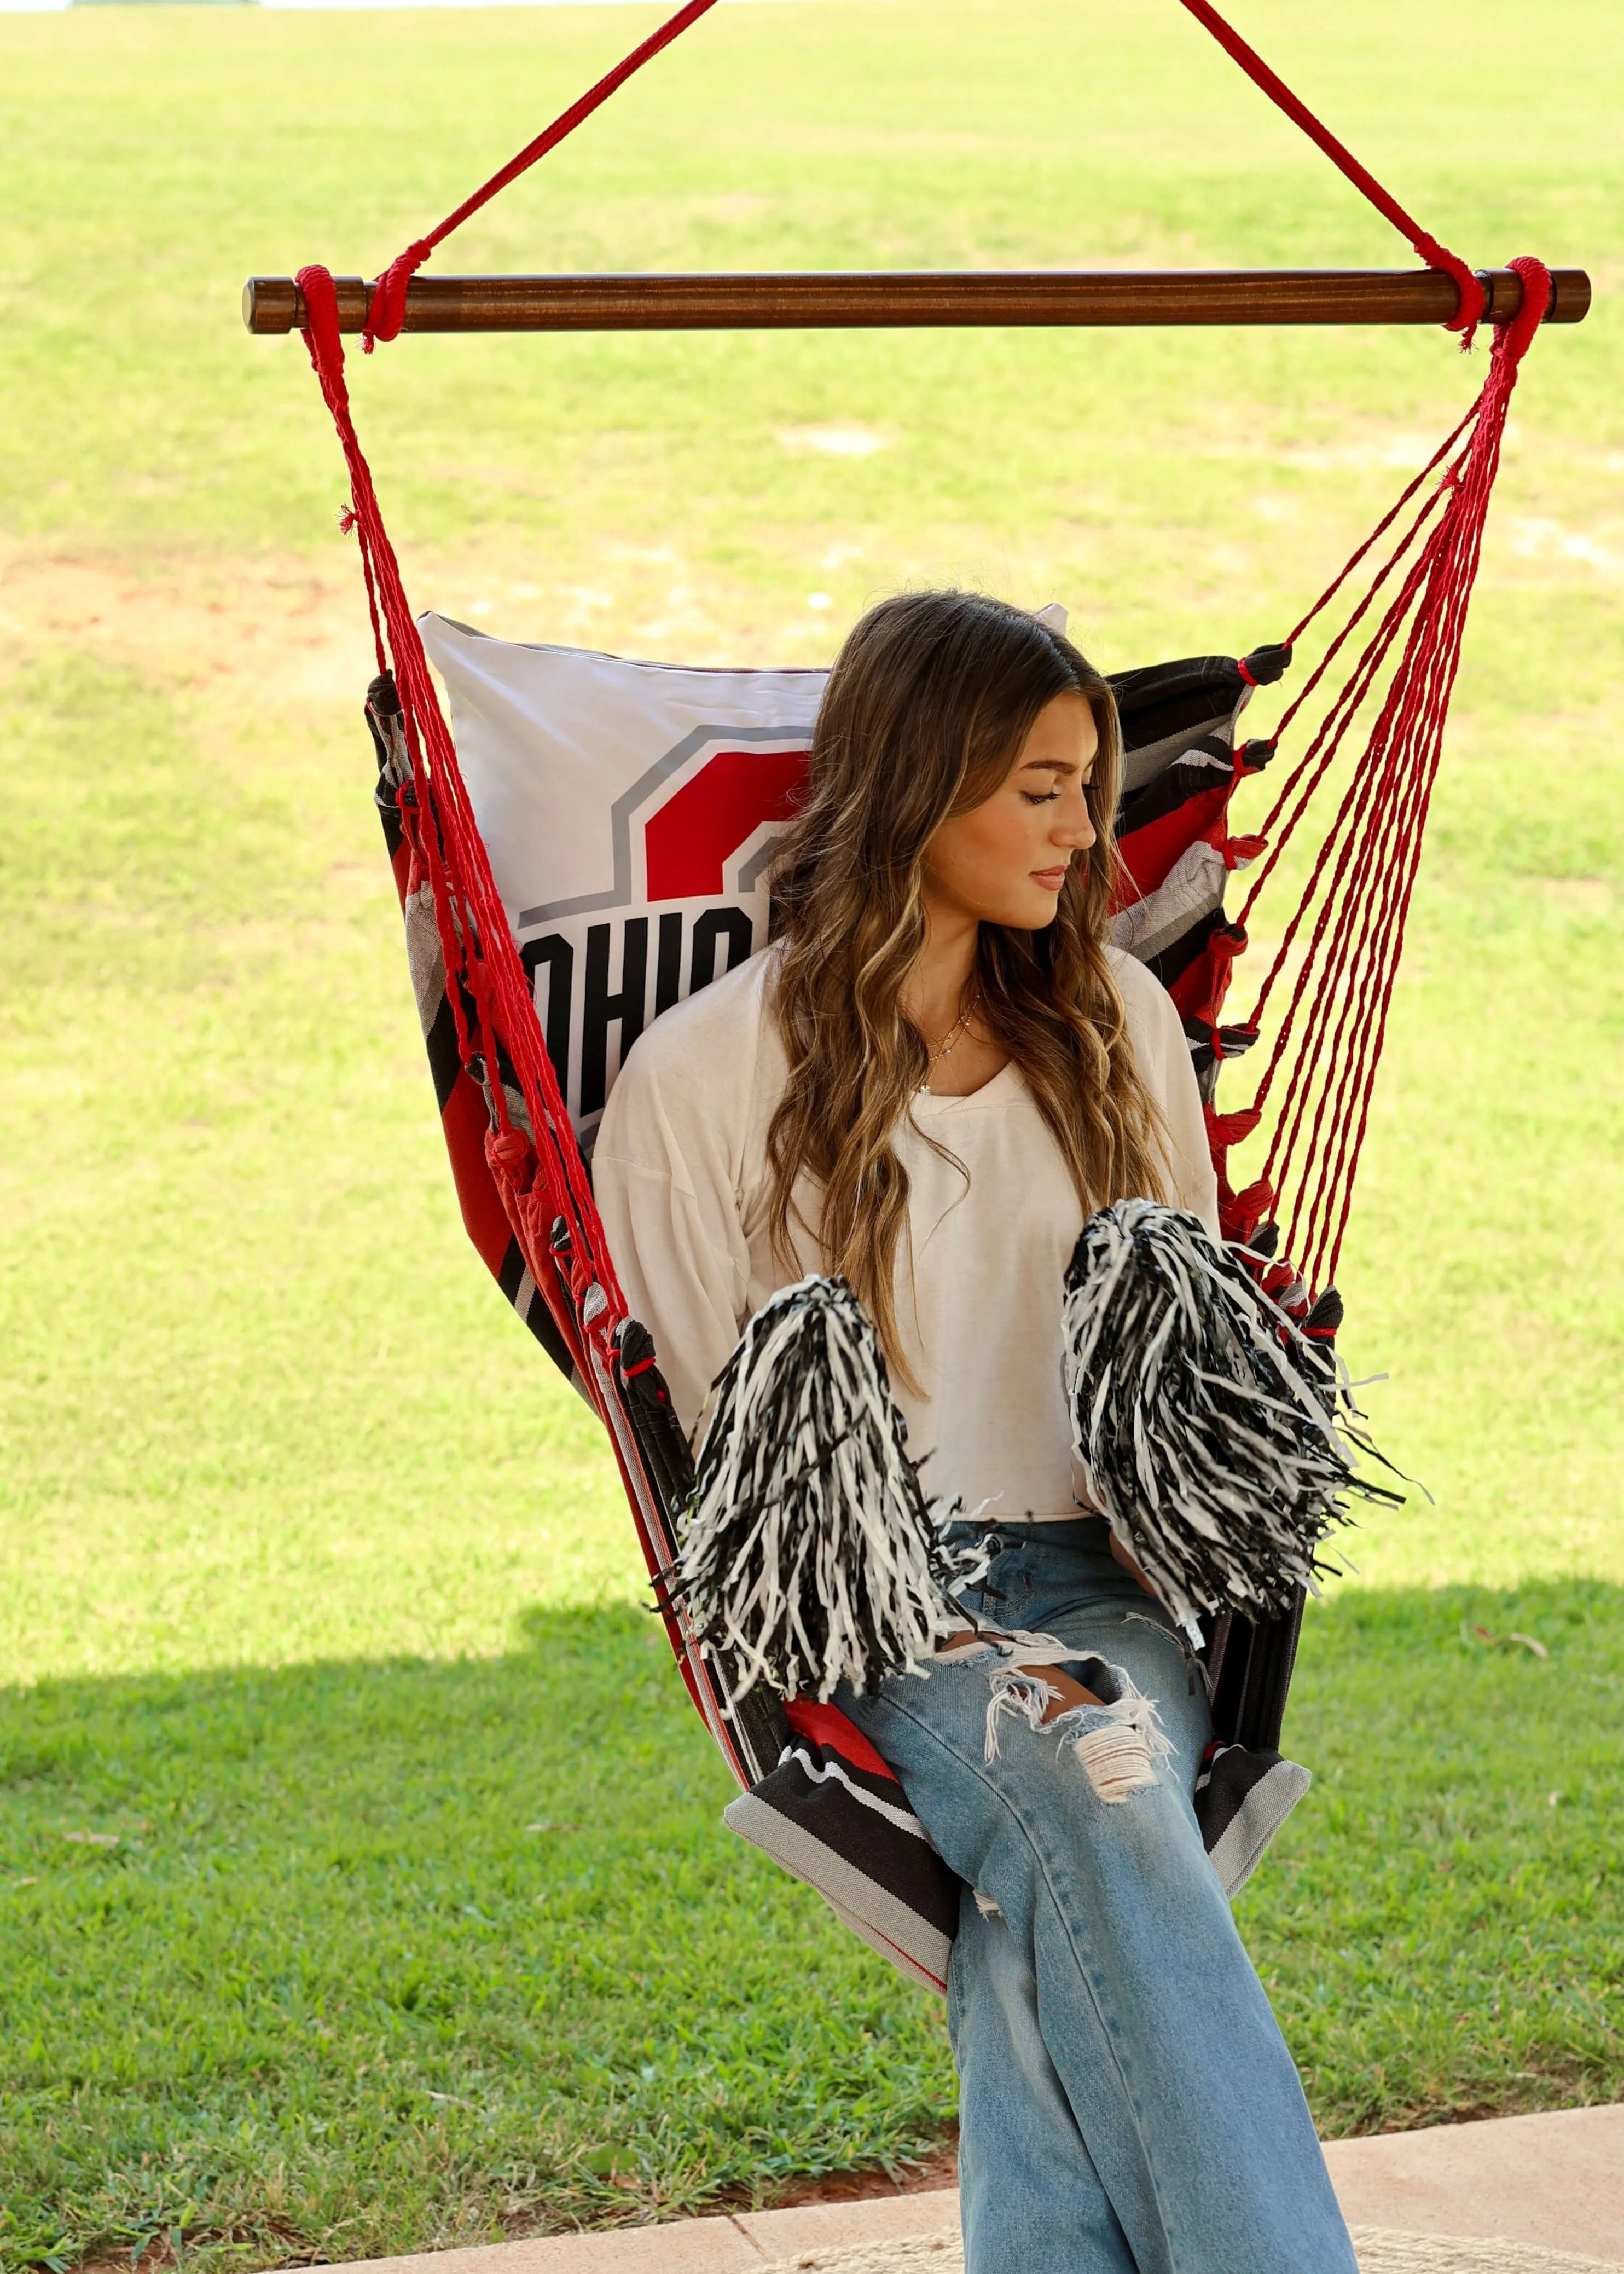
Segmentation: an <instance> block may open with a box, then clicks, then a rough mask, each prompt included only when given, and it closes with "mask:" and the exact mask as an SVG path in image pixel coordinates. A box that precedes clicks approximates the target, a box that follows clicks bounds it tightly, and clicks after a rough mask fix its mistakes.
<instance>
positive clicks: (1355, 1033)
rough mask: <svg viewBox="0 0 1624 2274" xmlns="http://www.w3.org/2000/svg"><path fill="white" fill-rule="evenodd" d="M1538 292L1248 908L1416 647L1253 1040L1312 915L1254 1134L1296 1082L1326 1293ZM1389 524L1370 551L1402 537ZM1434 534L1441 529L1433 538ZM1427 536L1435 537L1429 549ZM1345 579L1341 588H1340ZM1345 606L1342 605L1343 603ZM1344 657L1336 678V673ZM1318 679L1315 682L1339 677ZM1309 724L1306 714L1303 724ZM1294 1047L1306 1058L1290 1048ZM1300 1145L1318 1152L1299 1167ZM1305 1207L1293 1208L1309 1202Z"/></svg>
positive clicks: (1286, 1119)
mask: <svg viewBox="0 0 1624 2274" xmlns="http://www.w3.org/2000/svg"><path fill="white" fill-rule="evenodd" d="M1511 266H1512V267H1513V268H1514V269H1515V271H1516V272H1517V274H1518V275H1520V276H1521V278H1522V307H1521V309H1520V310H1519V312H1518V314H1517V316H1516V317H1515V319H1514V320H1512V321H1511V322H1510V323H1508V324H1506V325H1504V326H1502V327H1500V328H1498V330H1497V333H1496V337H1495V344H1494V352H1493V356H1492V359H1491V363H1490V368H1489V373H1488V377H1487V379H1486V380H1485V384H1484V388H1483V391H1482V394H1481V395H1480V396H1479V397H1478V401H1477V404H1476V405H1475V406H1474V409H1473V410H1472V411H1471V412H1470V413H1469V414H1468V417H1467V418H1466V419H1464V420H1462V423H1461V425H1459V426H1458V427H1457V428H1456V430H1455V434H1454V435H1452V436H1451V437H1450V439H1449V441H1448V442H1447V443H1446V444H1445V445H1444V448H1443V450H1441V451H1440V452H1439V453H1438V454H1437V455H1436V456H1434V458H1433V459H1432V465H1431V466H1430V467H1428V468H1426V469H1424V470H1423V475H1422V476H1420V477H1418V478H1417V481H1416V482H1413V483H1411V485H1410V488H1409V490H1408V491H1407V492H1406V493H1405V498H1406V499H1407V498H1409V497H1413V495H1414V493H1415V491H1416V489H1417V487H1418V486H1419V483H1420V481H1421V480H1422V479H1424V478H1425V473H1426V472H1428V471H1432V467H1435V466H1436V465H1437V464H1438V463H1440V459H1441V458H1442V457H1443V456H1444V455H1445V454H1446V453H1447V451H1448V450H1449V449H1450V448H1451V447H1452V446H1453V444H1454V443H1455V441H1456V440H1458V438H1459V437H1460V436H1461V435H1462V433H1464V432H1465V431H1466V428H1467V426H1468V425H1470V426H1471V429H1472V431H1471V437H1470V441H1469V443H1468V444H1467V446H1466V448H1465V449H1464V450H1462V452H1460V454H1459V455H1458V456H1456V457H1455V459H1453V460H1452V461H1451V463H1449V465H1448V466H1447V470H1446V472H1445V475H1444V478H1443V480H1442V482H1441V483H1440V485H1439V486H1438V488H1437V489H1436V491H1435V492H1434V493H1432V495H1431V496H1430V497H1429V498H1428V500H1427V501H1426V502H1425V504H1424V506H1423V507H1422V508H1421V510H1420V512H1419V513H1418V514H1417V515H1416V516H1414V518H1413V519H1412V521H1411V523H1410V526H1409V527H1408V529H1407V530H1406V531H1404V533H1403V535H1402V537H1401V538H1400V539H1399V540H1398V543H1397V544H1396V546H1395V547H1394V549H1393V552H1392V553H1390V555H1389V556H1388V558H1387V561H1385V563H1384V564H1383V566H1382V568H1381V569H1380V571H1379V572H1378V574H1377V576H1376V577H1375V578H1374V580H1373V581H1372V584H1371V586H1370V588H1369V590H1368V591H1366V593H1365V597H1364V598H1363V599H1361V601H1360V602H1359V604H1358V606H1357V607H1356V608H1355V609H1354V610H1353V611H1352V612H1351V614H1350V617H1349V620H1348V622H1347V623H1346V624H1345V625H1344V627H1343V629H1342V632H1341V633H1340V634H1339V635H1338V637H1337V639H1336V640H1335V641H1334V642H1333V643H1332V647H1331V651H1330V652H1331V653H1335V651H1336V649H1338V648H1339V647H1340V646H1341V645H1342V642H1343V641H1345V639H1346V638H1347V636H1348V634H1349V633H1350V631H1351V630H1352V629H1353V627H1354V625H1355V624H1356V623H1357V622H1358V621H1359V620H1360V619H1361V617H1362V616H1364V615H1365V613H1366V612H1367V610H1368V609H1369V607H1370V606H1371V604H1372V600H1373V599H1375V597H1376V595H1377V593H1378V592H1379V591H1380V588H1381V586H1382V585H1383V584H1385V583H1386V582H1387V580H1388V578H1389V577H1390V576H1392V575H1393V573H1394V572H1395V569H1396V568H1397V567H1398V565H1399V564H1400V562H1402V561H1404V560H1405V558H1406V555H1407V554H1409V553H1410V552H1411V550H1412V548H1413V549H1414V558H1413V559H1412V560H1410V561H1409V564H1408V566H1407V567H1406V568H1405V570H1404V573H1403V576H1402V579H1401V582H1400V585H1399V589H1398V591H1397V592H1396V593H1395V595H1394V597H1393V599H1391V600H1390V601H1389V603H1388V604H1387V607H1386V609H1385V611H1384V613H1383V614H1382V617H1381V620H1380V623H1379V624H1378V626H1377V628H1376V629H1375V631H1374V632H1373V633H1372V636H1371V637H1370V638H1369V640H1368V642H1367V643H1366V645H1365V651H1364V652H1363V654H1362V655H1361V656H1360V658H1359V660H1358V662H1357V664H1356V666H1354V669H1353V671H1352V673H1351V674H1350V677H1349V678H1348V680H1347V681H1346V682H1345V683H1344V685H1343V686H1342V689H1340V690H1339V692H1338V694H1337V696H1336V697H1335V699H1334V701H1333V703H1332V704H1331V706H1330V708H1329V710H1328V712H1327V714H1326V717H1325V719H1323V720H1322V722H1321V724H1320V727H1319V730H1318V732H1317V734H1315V736H1314V738H1313V740H1312V742H1311V743H1310V745H1309V748H1308V750H1307V751H1306V752H1305V754H1304V758H1303V759H1302V760H1301V761H1300V762H1299V764H1298V765H1297V769H1296V770H1295V772H1294V773H1293V775H1292V777H1291V779H1290V781H1289V783H1288V784H1287V786H1286V788H1285V789H1284V790H1283V791H1282V794H1281V796H1280V797H1279V798H1278V799H1277V800H1276V802H1275V805H1274V810H1273V812H1272V813H1271V815H1270V817H1269V823H1268V826H1270V827H1272V826H1273V825H1274V822H1275V820H1276V819H1277V818H1278V817H1279V816H1280V815H1281V813H1282V809H1284V808H1285V807H1286V805H1287V803H1288V801H1289V800H1290V798H1291V797H1292V794H1293V792H1294V791H1295V790H1297V784H1298V783H1299V781H1301V780H1302V779H1303V778H1304V775H1306V776H1307V779H1306V782H1305V786H1304V787H1302V789H1301V790H1300V792H1298V793H1297V796H1296V802H1295V804H1294V805H1293V806H1292V808H1291V810H1290V811H1289V814H1288V815H1287V817H1286V820H1285V824H1284V826H1283V827H1282V830H1281V832H1280V833H1279V835H1278V836H1277V837H1276V838H1275V839H1274V842H1273V845H1272V848H1271V852H1270V857H1269V861H1268V863H1267V866H1266V867H1265V870H1264V871H1263V874H1262V875H1261V876H1260V877H1259V879H1258V882H1257V884H1256V885H1254V886H1253V888H1252V892H1251V893H1250V894H1249V895H1248V898H1247V900H1246V904H1245V907H1244V909H1243V911H1242V915H1241V919H1240V921H1241V922H1242V923H1243V925H1244V922H1245V920H1246V918H1247V917H1248V916H1249V915H1250V914H1251V911H1252V906H1253V903H1254V902H1255V900H1256V899H1257V897H1258V893H1259V891H1260V890H1261V888H1262V886H1263V885H1264V884H1265V883H1266V882H1267V878H1268V876H1269V875H1270V873H1271V872H1272V871H1273V870H1274V867H1275V865H1276V863H1277V862H1278V860H1279V857H1280V851H1281V848H1282V846H1283V845H1284V843H1285V842H1286V841H1287V840H1288V839H1289V836H1290V834H1291V832H1292V831H1293V830H1295V828H1296V827H1297V824H1298V822H1299V821H1300V820H1301V819H1302V817H1303V814H1304V811H1305V809H1306V808H1307V805H1308V803H1309V801H1310V800H1311V799H1312V796H1313V794H1314V792H1315V791H1316V789H1317V788H1318V787H1319V784H1320V782H1321V781H1322V780H1323V779H1325V776H1326V773H1327V770H1328V768H1329V767H1330V765H1331V764H1332V763H1333V761H1334V760H1335V757H1336V756H1337V754H1338V752H1339V751H1340V749H1342V745H1343V742H1344V741H1345V738H1346V736H1347V734H1348V732H1349V730H1350V727H1351V724H1352V722H1353V719H1355V717H1356V716H1357V713H1358V712H1359V711H1360V710H1361V709H1362V708H1363V706H1364V704H1365V701H1366V700H1367V699H1368V697H1370V695H1371V694H1372V690H1373V689H1374V686H1375V684H1376V681H1377V679H1378V677H1379V676H1380V673H1381V672H1382V670H1383V668H1384V666H1385V664H1386V659H1387V656H1388V654H1389V653H1390V652H1391V651H1392V649H1393V647H1394V645H1395V642H1396V641H1397V640H1398V637H1399V634H1400V632H1401V630H1402V632H1403V635H1404V636H1403V643H1402V651H1401V653H1400V657H1399V660H1398V663H1397V665H1396V666H1395V669H1394V673H1393V677H1392V680H1391V681H1390V683H1389V685H1388V687H1387V693H1386V695H1385V697H1384V698H1383V701H1382V704H1381V707H1380V712H1379V714H1378V717H1377V719H1376V721H1375V724H1374V726H1373V727H1372V730H1371V733H1370V735H1369V737H1368V738H1367V742H1366V745H1365V753H1364V756H1363V757H1362V758H1361V760H1360V762H1359V764H1358V765H1357V767H1356V769H1355V772H1354V774H1353V776H1352V778H1351V779H1350V782H1349V784H1348V786H1347V788H1346V789H1345V791H1344V792H1343V794H1342V799H1341V801H1340V802H1339V805H1338V808H1337V811H1336V813H1335V817H1334V818H1333V820H1332V823H1331V825H1330V828H1329V829H1328V830H1327V833H1326V837H1325V840H1324V842H1323V843H1322V845H1321V847H1320V848H1319V855H1318V857H1317V858H1316V860H1315V862H1314V863H1313V866H1312V870H1311V873H1310V876H1309V878H1308V882H1307V885H1306V887H1305V889H1304V892H1303V894H1302V896H1301V899H1300V900H1299V901H1298V904H1297V907H1296V909H1295V910H1294V912H1293V915H1292V917H1291V920H1290V922H1289V925H1288V927H1287V929H1286V932H1285V936H1284V937H1283V939H1282V943H1281V945H1280V948H1279V950H1278V951H1277V953H1276V954H1275V956H1274V961H1273V963H1272V965H1271V967H1270V969H1269V971H1268V973H1267V975H1266V977H1265V979H1264V981H1263V984H1262V988H1261V990H1260V992H1259V997H1258V999H1257V1003H1256V1005H1254V1008H1253V1010H1252V1016H1251V1019H1250V1020H1248V1022H1247V1031H1250V1032H1252V1033H1256V1032H1257V1031H1258V1028H1259V1022H1260V1020H1261V1019H1262V1016H1263V1013H1264V1010H1265V1008H1266V1006H1267V1002H1268V999H1269V996H1270V994H1271V992H1272V990H1273V989H1274V985H1275V983H1276V982H1277V981H1278V980H1279V978H1280V977H1281V975H1282V972H1283V970H1284V968H1285V966H1286V964H1287V962H1288V960H1289V958H1290V955H1291V953H1292V951H1293V948H1294V946H1295V943H1296V941H1297V937H1298V934H1299V932H1300V930H1301V929H1302V927H1303V925H1304V923H1305V922H1308V920H1309V917H1310V914H1311V911H1313V912H1314V913H1313V921H1312V930H1311V934H1310V938H1309V944H1308V946H1307V949H1306V951H1305V953H1304V958H1303V962H1302V967H1301V968H1300V970H1299V971H1298V973H1297V979H1296V982H1295V983H1294V986H1293V990H1292V994H1291V999H1290V1001H1289V1005H1288V1006H1287V1008H1286V1011H1285V1013H1284V1015H1283V1017H1282V1019H1281V1020H1280V1023H1279V1027H1278V1030H1277V1033H1276V1035H1275V1038H1274V1047H1273V1050H1272V1051H1271V1054H1270V1057H1269V1059H1268V1063H1267V1065H1266V1067H1265V1068H1264V1070H1263V1073H1262V1074H1261V1077H1260V1079H1259V1083H1258V1087H1257V1089H1256V1092H1255V1094H1254V1096H1253V1100H1252V1107H1251V1108H1250V1109H1249V1111H1248V1112H1247V1113H1246V1115H1245V1116H1244V1117H1235V1118H1237V1120H1238V1119H1239V1118H1245V1119H1246V1120H1247V1121H1248V1122H1249V1124H1250V1126H1253V1127H1255V1126H1257V1123H1258V1121H1259V1118H1260V1117H1261V1113H1262V1109H1263V1106H1264V1104H1265V1103H1266V1102H1267V1099H1268V1096H1269V1093H1270V1090H1271V1088H1272V1087H1273V1084H1274V1080H1275V1076H1276V1073H1278V1072H1279V1071H1280V1070H1281V1069H1282V1066H1284V1065H1287V1061H1288V1058H1289V1068H1288V1071H1287V1078H1286V1083H1285V1092H1284V1096H1283V1098H1282V1100H1281V1102H1280V1103H1279V1105H1278V1107H1277V1109H1276V1111H1275V1114H1274V1133H1273V1137H1272V1140H1271V1142H1270V1145H1269V1148H1268V1154H1267V1160H1266V1163H1265V1166H1264V1169H1263V1171H1262V1176H1261V1178H1260V1182H1261V1183H1263V1184H1265V1185H1267V1186H1269V1188H1270V1189H1271V1191H1272V1193H1273V1194H1274V1201H1275V1204H1276V1206H1277V1208H1278V1212H1279V1214H1280V1216H1281V1219H1282V1224H1283V1225H1284V1226H1285V1229H1286V1234H1287V1237H1286V1240H1285V1243H1284V1245H1285V1246H1288V1247H1289V1251H1290V1252H1291V1254H1293V1255H1294V1256H1295V1257H1296V1259H1297V1263H1298V1265H1299V1266H1300V1268H1301V1269H1302V1271H1303V1273H1304V1276H1305V1277H1306V1278H1307V1279H1308V1281H1309V1282H1310V1284H1313V1283H1314V1282H1315V1281H1316V1280H1317V1279H1318V1277H1319V1274H1320V1273H1321V1272H1323V1273H1324V1274H1325V1275H1326V1276H1327V1279H1328V1278H1329V1277H1331V1276H1334V1275H1335V1270H1336V1268H1337V1263H1338V1261H1339V1259H1340V1255H1341V1251H1342V1239H1343V1236H1344V1234H1345V1232H1346V1229H1347V1224H1348V1216H1349V1211H1350V1207H1351V1204H1352V1196H1353V1189H1354V1184H1355V1181H1356V1178H1357V1172H1358V1164H1359V1157H1360V1153H1361V1150H1362V1148H1363V1145H1364V1141H1365V1133H1366V1131H1367V1129H1368V1126H1369V1120H1370V1106H1371V1099H1372V1094H1373V1090H1374V1083H1375V1072H1376V1065H1377V1061H1378V1059H1379V1058H1380V1054H1381V1049H1382V1045H1383V1043H1384V1041H1385V1039H1386V1034H1387V1017H1388V1013H1389V1011H1390V1009H1391V1005H1392V999H1393V992H1394V987H1395V982H1396V978H1397V973H1398V967H1399V962H1400V959H1401V957H1402V952H1403V944H1404V934H1405V930H1406V926H1407V923H1408V920H1409V915H1410V907H1411V904H1412V900H1413V895H1414V891H1415V885H1416V879H1417V875H1418V873H1419V868H1420V855H1421V843H1422V836H1423V832H1424V830H1425V824H1426V817H1427V813H1428V810H1429V808H1430V805H1431V802H1432V791H1433V787H1434V785H1435V783H1436V779H1437V774H1438V767H1439V763H1440V757H1441V755H1442V745H1443V731H1444V724H1445V720H1446V718H1447V712H1448V707H1449V702H1450V698H1451V696H1452V694H1453V692H1454V687H1455V677H1456V674H1457V673H1458V670H1459V667H1460V658H1461V647H1462V639H1463V637H1464V634H1465V628H1466V617H1467V611H1468V607H1469V606H1470V598H1471V592H1472V588H1473V585H1474V584H1475V582H1476V578H1477V568H1478V563H1479V561H1480V558H1481V554H1482V547H1483V532H1484V526H1485V519H1486V516H1487V511H1488V504H1489V498H1490V494H1491V493H1492V489H1493V486H1494V480H1495V477H1496V475H1497V473H1498V471H1499V467H1500V450H1501V446H1502V442H1503V439H1504V433H1505V425H1506V416H1507V409H1508V406H1509V403H1510V398H1511V394H1512V390H1513V388H1515V385H1516V380H1517V374H1518V370H1519V367H1520V365H1521V363H1522V358H1523V356H1524V354H1525V353H1526V351H1527V349H1528V346H1529V343H1530V341H1531V340H1532V338H1533V335H1534V333H1535V332H1536V330H1537V329H1538V326H1539V324H1540V322H1541V321H1542V320H1543V319H1544V315H1545V308H1546V305H1547V304H1548V301H1549V297H1550V275H1549V272H1548V271H1547V270H1546V269H1545V267H1544V266H1543V265H1542V264H1541V263H1540V262H1538V261H1537V260H1526V259H1523V260H1515V261H1513V262H1512V264H1511ZM1404 502H1405V499H1401V500H1400V501H1399V507H1398V508H1395V512H1394V513H1392V514H1389V515H1388V516H1387V517H1386V519H1385V521H1384V522H1383V523H1381V524H1380V527H1379V528H1378V530H1377V531H1375V532H1373V533H1372V539H1371V540H1367V542H1366V544H1365V546H1363V547H1361V554H1363V553H1368V552H1369V550H1370V549H1371V543H1372V542H1373V539H1374V538H1375V537H1379V536H1380V534H1381V531H1382V530H1383V529H1386V528H1387V527H1390V526H1391V523H1392V522H1393V520H1394V518H1395V514H1396V512H1397V511H1398V510H1400V509H1402V505H1403V504H1404ZM1429 521H1430V522H1431V524H1432V525H1431V526H1430V527H1428V526H1427V524H1428V523H1429ZM1423 531H1425V535H1423ZM1342 581H1343V580H1342V579H1338V583H1339V584H1340V583H1341V582H1342ZM1331 589H1332V591H1335V586H1333V587H1332V588H1331ZM1328 659H1329V657H1328V655H1327V659H1326V660H1327V661H1328ZM1323 667H1324V666H1323V665H1322V666H1321V673H1319V674H1316V679H1318V677H1319V676H1320V675H1321V674H1322V672H1323ZM1297 707H1299V706H1298V705H1297V704H1294V705H1293V706H1292V708H1293V711H1295V710H1296V709H1297ZM1294 1041H1295V1050H1292V1044H1293V1043H1294ZM1299 1143H1300V1144H1301V1145H1302V1147H1303V1148H1304V1149H1303V1151H1302V1155H1301V1158H1300V1160H1299V1158H1298V1147H1299ZM1294 1195H1295V1196H1294Z"/></svg>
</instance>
